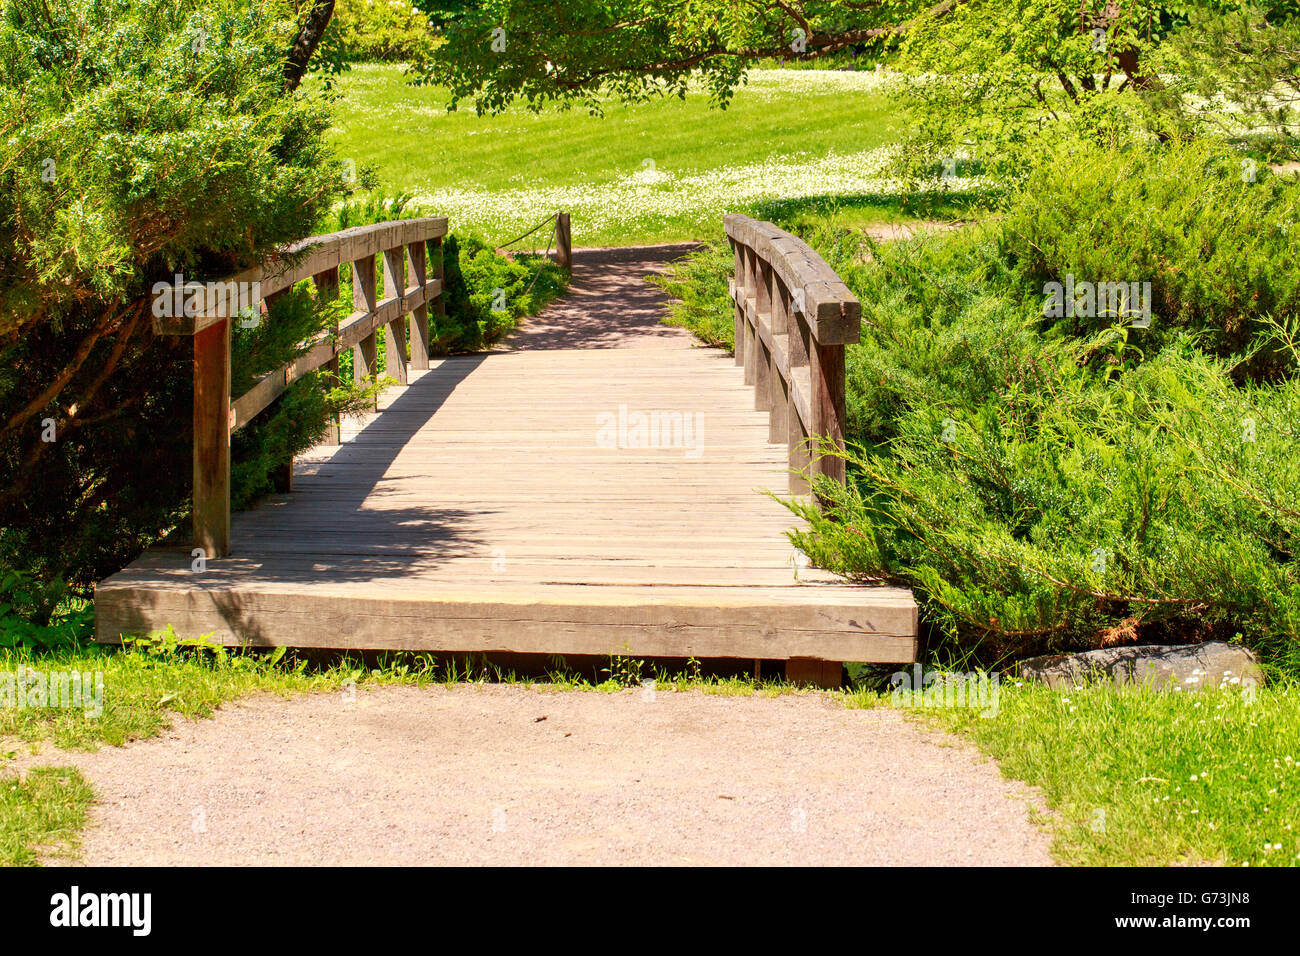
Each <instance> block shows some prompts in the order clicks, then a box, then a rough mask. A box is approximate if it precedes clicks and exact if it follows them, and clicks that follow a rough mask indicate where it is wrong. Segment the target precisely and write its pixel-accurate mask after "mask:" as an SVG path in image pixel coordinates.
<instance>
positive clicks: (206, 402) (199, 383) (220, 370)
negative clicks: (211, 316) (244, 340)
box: [193, 319, 233, 558]
mask: <svg viewBox="0 0 1300 956" xmlns="http://www.w3.org/2000/svg"><path fill="white" fill-rule="evenodd" d="M232 418H233V410H232V409H231V407H230V319H221V320H220V321H218V322H214V323H213V324H212V325H209V326H208V327H207V328H205V329H202V330H200V331H198V332H196V333H194V490H193V494H194V507H193V518H194V546H195V547H196V548H200V549H202V551H203V557H204V558H224V557H225V556H226V555H228V554H229V553H230V426H231V421H232Z"/></svg>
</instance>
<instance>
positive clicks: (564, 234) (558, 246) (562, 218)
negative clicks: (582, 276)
mask: <svg viewBox="0 0 1300 956" xmlns="http://www.w3.org/2000/svg"><path fill="white" fill-rule="evenodd" d="M555 261H556V262H557V263H558V264H559V266H560V268H561V269H572V268H573V233H572V231H571V229H570V223H569V214H568V213H567V212H562V213H559V214H557V215H556V217H555Z"/></svg>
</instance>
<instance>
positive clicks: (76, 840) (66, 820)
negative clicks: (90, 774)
mask: <svg viewBox="0 0 1300 956" xmlns="http://www.w3.org/2000/svg"><path fill="white" fill-rule="evenodd" d="M90 800H91V792H90V787H89V786H88V785H87V783H86V781H85V779H84V778H83V777H82V776H81V774H80V773H78V772H77V771H76V770H75V769H73V768H72V767H37V768H35V769H33V770H30V771H28V772H27V773H26V774H25V775H24V776H22V777H17V776H14V775H12V774H10V775H0V866H32V865H34V864H37V863H39V862H40V860H41V859H42V858H43V857H50V856H56V857H67V856H71V855H73V854H74V853H75V852H76V849H77V847H78V845H79V844H80V842H81V830H82V828H83V827H84V826H85V823H86V808H87V807H88V806H89V805H90Z"/></svg>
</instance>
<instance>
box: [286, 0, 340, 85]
mask: <svg viewBox="0 0 1300 956" xmlns="http://www.w3.org/2000/svg"><path fill="white" fill-rule="evenodd" d="M333 16H334V0H314V2H313V3H312V5H311V7H310V8H309V9H308V10H307V15H306V16H305V17H304V18H303V20H302V25H301V26H300V27H299V28H298V35H297V36H296V37H294V41H293V46H291V47H290V48H289V56H288V59H287V60H286V61H285V64H284V88H285V89H286V90H288V91H290V92H292V91H294V90H296V89H297V88H298V84H299V83H301V82H302V78H303V77H304V76H306V75H307V64H308V63H310V62H311V58H312V54H314V53H315V52H316V49H317V47H319V46H320V44H321V40H323V39H324V38H325V31H326V30H328V29H329V25H330V19H331V18H332V17H333Z"/></svg>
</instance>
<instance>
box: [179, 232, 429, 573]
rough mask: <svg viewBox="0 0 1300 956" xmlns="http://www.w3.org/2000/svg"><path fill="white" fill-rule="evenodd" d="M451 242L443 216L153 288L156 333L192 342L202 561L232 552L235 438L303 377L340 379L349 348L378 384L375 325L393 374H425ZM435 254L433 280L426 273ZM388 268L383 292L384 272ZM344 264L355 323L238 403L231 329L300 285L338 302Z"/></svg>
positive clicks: (344, 235)
mask: <svg viewBox="0 0 1300 956" xmlns="http://www.w3.org/2000/svg"><path fill="white" fill-rule="evenodd" d="M446 234H447V220H446V218H445V217H442V216H435V217H429V218H424V219H411V220H406V221H402V222H384V223H379V224H378V225H373V226H358V227H356V228H354V229H345V230H344V231H342V232H336V233H331V234H330V235H325V236H313V237H312V238H310V239H306V240H304V241H302V242H300V243H298V244H296V245H294V246H291V247H289V248H287V249H285V250H284V252H283V253H282V254H281V255H280V256H279V257H278V258H277V259H276V260H275V261H273V262H271V263H270V264H268V265H267V266H263V267H255V268H252V269H247V270H245V271H244V272H241V273H238V274H237V275H234V276H231V277H229V278H227V279H224V280H222V281H220V282H211V283H186V282H184V281H183V280H182V281H180V282H178V283H175V284H171V285H169V284H167V283H159V284H158V285H156V286H154V289H153V291H154V295H155V308H154V316H155V318H154V330H155V331H156V332H158V333H159V334H163V335H188V336H191V337H192V338H193V340H194V512H193V516H194V544H195V546H196V547H197V548H201V549H202V551H203V554H204V556H205V557H207V558H218V557H224V556H226V555H227V554H229V553H230V436H231V434H232V433H233V432H234V431H236V430H237V429H239V428H241V427H243V426H244V425H246V424H247V423H248V422H249V421H251V420H252V419H253V417H254V416H256V415H257V413H258V412H260V411H262V410H263V409H264V408H266V407H267V405H269V404H270V403H271V402H272V401H273V400H274V399H275V398H276V397H277V396H278V395H280V394H281V393H282V392H284V390H285V389H287V388H288V387H289V385H290V384H292V383H293V382H294V381H296V380H297V379H299V378H301V377H302V376H304V375H306V374H307V373H308V372H312V371H315V370H316V369H322V368H323V369H325V370H326V371H327V372H330V373H332V374H334V375H335V376H337V375H338V368H339V362H338V358H339V356H340V355H341V354H342V353H343V352H344V351H345V350H347V349H352V350H353V361H352V369H353V375H354V377H355V378H357V379H361V378H365V377H368V376H371V375H374V374H375V373H376V371H377V368H376V359H377V355H378V334H379V330H380V328H382V329H383V330H384V342H385V356H386V360H387V370H386V371H387V374H388V375H390V376H392V377H393V378H395V379H396V380H397V381H399V382H405V381H406V380H407V369H408V367H409V368H413V369H426V368H428V367H429V340H428V335H429V321H428V317H429V312H430V310H432V311H433V312H434V313H435V314H441V313H442V311H443V308H444V306H443V295H442V293H443V275H442V256H441V251H440V250H439V249H438V246H439V245H440V244H441V242H442V239H443V237H444V236H446ZM430 249H432V251H433V258H434V262H435V266H434V270H433V272H434V274H433V275H429V268H428V263H429V251H430ZM381 259H382V263H383V287H382V290H381V289H380V288H379V287H378V286H379V281H378V275H377V273H378V269H377V265H378V262H379V260H381ZM347 266H350V267H351V269H352V314H351V315H350V316H349V317H348V318H347V319H346V320H345V321H344V322H342V323H340V325H339V326H338V327H337V328H335V329H333V330H330V331H326V332H323V333H321V334H320V335H319V336H318V337H317V338H316V339H315V340H314V341H313V342H311V343H310V347H309V349H308V350H307V352H306V353H305V354H304V355H302V356H300V357H299V358H297V359H296V360H294V361H293V362H290V363H288V364H287V365H285V366H283V367H281V368H278V369H276V370H275V371H274V372H271V373H269V374H267V375H265V376H263V377H262V378H261V379H260V380H259V381H258V382H257V383H256V384H255V385H253V387H252V388H251V389H249V390H248V391H247V392H245V393H244V394H243V395H239V396H233V397H232V396H231V394H230V334H231V323H232V322H237V321H238V322H256V321H260V318H259V316H260V315H261V314H264V313H265V312H266V306H267V304H268V303H270V302H273V301H274V300H275V298H276V297H277V296H279V295H283V294H285V293H286V292H288V291H289V290H290V289H291V288H292V287H293V286H294V284H295V283H297V282H300V281H302V280H304V279H311V280H312V283H313V285H314V286H315V289H316V294H317V296H318V297H319V298H321V299H322V300H333V299H335V298H337V296H338V291H339V269H340V268H343V267H347ZM381 291H382V297H381V295H380V293H381ZM160 304H161V306H162V307H161V308H160V307H159V305H160ZM160 313H162V314H160ZM250 316H251V317H250ZM408 317H409V319H410V336H409V339H410V360H409V362H408V360H407V355H406V351H407V350H406V343H407V340H408V334H407V321H408ZM232 398H233V400H232ZM332 428H333V434H332V435H330V436H327V439H331V438H332V440H333V441H335V442H337V441H338V440H339V426H338V422H335V423H334V425H333V426H332ZM291 473H292V466H291V465H290V474H291Z"/></svg>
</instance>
